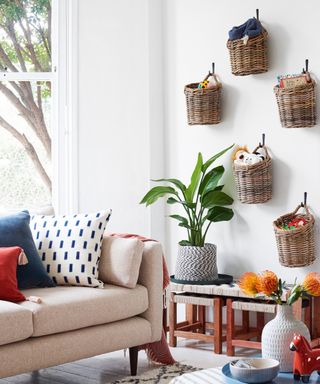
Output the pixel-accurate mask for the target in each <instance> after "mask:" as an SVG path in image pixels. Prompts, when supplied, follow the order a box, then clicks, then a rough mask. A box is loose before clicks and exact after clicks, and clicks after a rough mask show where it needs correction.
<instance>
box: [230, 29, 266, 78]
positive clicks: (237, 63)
mask: <svg viewBox="0 0 320 384" xmlns="http://www.w3.org/2000/svg"><path fill="white" fill-rule="evenodd" d="M267 39H268V32H267V31H266V30H265V29H263V32H262V33H261V34H260V35H258V36H256V37H253V38H251V39H249V40H248V41H247V43H246V44H245V42H244V40H243V39H237V40H230V39H229V40H228V42H227V47H228V49H229V54H230V62H231V71H232V73H233V74H234V75H236V76H246V75H254V74H257V73H264V72H267V71H268V51H267Z"/></svg>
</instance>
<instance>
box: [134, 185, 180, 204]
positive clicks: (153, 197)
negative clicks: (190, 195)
mask: <svg viewBox="0 0 320 384" xmlns="http://www.w3.org/2000/svg"><path fill="white" fill-rule="evenodd" d="M167 193H171V194H173V195H177V191H176V190H175V189H174V188H172V187H166V186H159V187H153V188H152V189H150V191H149V192H148V193H147V194H146V195H145V196H144V197H143V199H142V200H141V201H140V204H146V206H148V205H151V204H153V203H154V202H155V201H157V200H158V199H159V197H162V196H164V195H166V194H167Z"/></svg>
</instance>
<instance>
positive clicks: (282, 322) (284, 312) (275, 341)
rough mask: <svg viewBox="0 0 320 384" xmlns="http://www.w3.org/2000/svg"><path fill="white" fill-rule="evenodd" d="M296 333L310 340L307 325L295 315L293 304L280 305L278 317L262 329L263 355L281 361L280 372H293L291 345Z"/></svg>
mask: <svg viewBox="0 0 320 384" xmlns="http://www.w3.org/2000/svg"><path fill="white" fill-rule="evenodd" d="M294 334H300V335H303V336H304V337H305V338H306V339H307V340H308V341H310V333H309V330H308V328H307V326H306V325H305V324H304V323H303V322H302V321H299V320H295V318H294V317H293V311H292V306H290V305H285V304H284V305H278V306H277V315H276V317H275V318H274V319H273V320H271V321H269V322H268V323H267V324H266V325H265V327H264V328H263V331H262V340H261V341H262V357H263V358H271V359H275V360H278V361H279V362H280V372H292V369H293V352H291V351H290V349H289V346H290V343H291V341H292V339H293V336H294Z"/></svg>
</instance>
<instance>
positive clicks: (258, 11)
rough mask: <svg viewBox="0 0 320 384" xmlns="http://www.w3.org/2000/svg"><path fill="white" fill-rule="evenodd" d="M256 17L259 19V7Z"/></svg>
mask: <svg viewBox="0 0 320 384" xmlns="http://www.w3.org/2000/svg"><path fill="white" fill-rule="evenodd" d="M256 19H257V20H259V9H256Z"/></svg>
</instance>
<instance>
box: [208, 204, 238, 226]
mask: <svg viewBox="0 0 320 384" xmlns="http://www.w3.org/2000/svg"><path fill="white" fill-rule="evenodd" d="M233 215H234V213H233V210H232V209H231V208H226V207H219V206H215V207H213V208H211V209H210V210H209V211H208V215H207V220H209V221H213V222H215V223H216V222H218V221H229V220H231V219H232V218H233Z"/></svg>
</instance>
